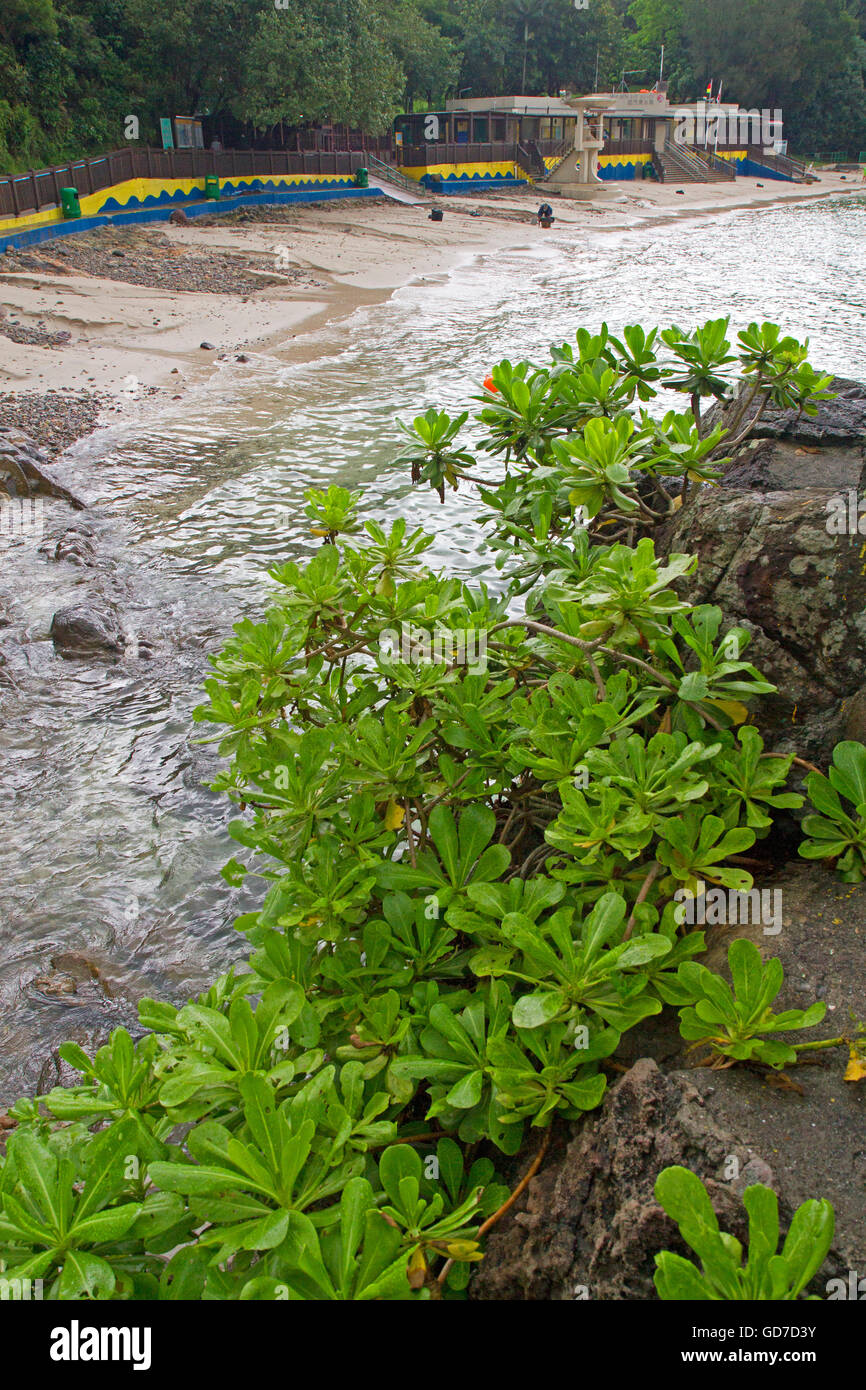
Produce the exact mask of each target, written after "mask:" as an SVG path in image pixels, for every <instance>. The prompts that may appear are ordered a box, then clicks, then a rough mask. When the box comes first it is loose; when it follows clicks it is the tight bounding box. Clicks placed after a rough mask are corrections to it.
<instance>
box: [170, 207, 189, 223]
mask: <svg viewBox="0 0 866 1390" xmlns="http://www.w3.org/2000/svg"><path fill="white" fill-rule="evenodd" d="M168 220H169V222H171V223H172V224H173V225H174V226H175V227H190V226H192V223H191V222H190V220H189V218H188V217H187V215H186V213H185V212H184V210H183V208H175V209H174V211H173V213H172V214H171V217H170V218H169V219H168Z"/></svg>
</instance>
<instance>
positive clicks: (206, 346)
mask: <svg viewBox="0 0 866 1390" xmlns="http://www.w3.org/2000/svg"><path fill="white" fill-rule="evenodd" d="M199 347H200V348H201V349H202V351H203V352H216V348H215V346H214V344H213V343H199Z"/></svg>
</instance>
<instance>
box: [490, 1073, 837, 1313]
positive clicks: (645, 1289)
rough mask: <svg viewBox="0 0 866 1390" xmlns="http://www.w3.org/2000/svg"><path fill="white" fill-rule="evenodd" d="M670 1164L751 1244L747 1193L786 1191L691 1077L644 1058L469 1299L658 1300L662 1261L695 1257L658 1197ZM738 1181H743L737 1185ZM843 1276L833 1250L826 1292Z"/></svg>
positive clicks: (562, 1156) (510, 1229) (592, 1119)
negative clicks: (753, 1187)
mask: <svg viewBox="0 0 866 1390" xmlns="http://www.w3.org/2000/svg"><path fill="white" fill-rule="evenodd" d="M713 1079H714V1081H716V1080H717V1078H715V1077H714V1078H713ZM732 1160H734V1162H732ZM671 1164H682V1165H683V1166H684V1167H686V1168H690V1169H691V1170H692V1171H693V1172H695V1173H697V1174H698V1176H699V1177H700V1178H702V1179H703V1180H704V1182H705V1183H706V1185H707V1190H708V1192H709V1194H710V1197H711V1199H712V1202H713V1206H714V1208H715V1210H716V1212H717V1214H718V1216H719V1219H720V1223H721V1225H722V1227H723V1229H726V1230H729V1231H732V1232H733V1234H734V1235H736V1236H737V1237H738V1239H744V1238H745V1237H746V1229H745V1222H744V1220H743V1216H744V1212H743V1207H742V1204H741V1202H740V1196H741V1193H742V1190H743V1188H744V1187H746V1186H748V1184H749V1183H750V1182H752V1181H755V1180H756V1179H757V1180H758V1181H764V1182H767V1183H769V1184H770V1185H772V1186H775V1187H777V1189H778V1187H779V1180H780V1177H781V1176H782V1175H781V1174H780V1172H779V1170H778V1169H777V1167H776V1165H775V1164H774V1163H771V1162H770V1161H769V1155H768V1154H767V1153H764V1152H758V1151H756V1150H754V1149H752V1148H751V1147H750V1146H749V1144H748V1143H746V1142H745V1141H744V1139H743V1137H742V1133H741V1131H740V1130H739V1128H737V1127H732V1128H726V1127H724V1126H723V1125H721V1124H720V1123H718V1122H717V1121H716V1120H715V1119H714V1118H713V1116H712V1115H711V1114H710V1113H709V1110H708V1107H707V1106H705V1104H704V1100H703V1098H702V1096H701V1094H700V1093H699V1091H698V1090H697V1089H696V1088H695V1086H694V1085H693V1084H692V1083H691V1079H690V1078H686V1077H683V1076H665V1075H664V1073H663V1072H662V1071H660V1069H659V1068H658V1067H657V1066H656V1064H655V1062H653V1061H652V1060H651V1059H649V1058H643V1059H642V1060H640V1061H638V1062H637V1063H635V1065H634V1066H633V1067H631V1069H630V1070H629V1071H628V1072H627V1073H626V1074H625V1075H624V1076H623V1077H621V1079H620V1080H619V1081H617V1082H616V1084H615V1085H614V1086H613V1087H612V1088H611V1091H610V1093H609V1095H608V1097H607V1099H606V1101H605V1103H604V1106H603V1107H602V1109H601V1111H599V1112H594V1113H593V1115H592V1116H588V1117H587V1119H586V1121H585V1122H584V1123H583V1125H582V1127H580V1128H579V1129H577V1130H576V1131H575V1130H572V1131H571V1133H570V1137H568V1136H567V1137H566V1138H565V1139H564V1140H562V1141H561V1142H560V1143H559V1144H558V1145H556V1146H554V1148H553V1150H552V1151H551V1153H550V1154H548V1156H547V1158H546V1160H545V1162H544V1164H543V1165H542V1168H541V1170H540V1172H539V1173H538V1174H537V1176H536V1177H535V1178H533V1179H532V1181H531V1182H530V1183H529V1186H528V1187H527V1190H526V1194H525V1195H524V1196H522V1197H521V1198H520V1199H519V1201H518V1203H517V1205H516V1207H515V1209H514V1210H513V1211H512V1212H509V1213H508V1215H507V1216H506V1217H505V1218H504V1219H503V1220H502V1222H501V1223H500V1225H499V1226H498V1227H496V1229H495V1230H494V1231H493V1232H492V1233H491V1235H490V1237H489V1238H488V1246H487V1254H486V1256H485V1259H484V1260H483V1262H482V1263H481V1264H480V1265H479V1266H478V1269H477V1271H476V1273H475V1275H474V1277H473V1280H472V1283H471V1285H470V1298H473V1299H476V1300H485V1301H486V1300H497V1301H499V1300H517V1301H521V1302H524V1301H548V1302H550V1301H553V1302H563V1301H568V1300H572V1299H574V1298H576V1297H577V1298H582V1297H586V1296H587V1294H588V1296H589V1297H590V1298H591V1299H627V1300H649V1299H654V1298H655V1297H656V1293H655V1288H654V1286H653V1282H652V1277H653V1271H654V1268H655V1264H654V1256H655V1255H656V1253H657V1252H658V1251H660V1250H665V1249H669V1250H675V1251H677V1252H679V1253H681V1254H686V1255H687V1254H689V1253H690V1252H689V1251H688V1250H687V1249H686V1248H685V1247H684V1246H683V1245H682V1243H681V1241H680V1239H679V1234H678V1232H677V1230H676V1227H675V1225H674V1224H673V1222H672V1221H670V1220H669V1219H668V1217H667V1216H666V1215H665V1214H664V1212H663V1211H662V1209H661V1207H659V1205H658V1204H657V1202H656V1200H655V1197H654V1194H653V1188H654V1185H655V1181H656V1178H657V1177H658V1175H659V1173H660V1172H661V1170H662V1169H663V1168H666V1167H668V1166H669V1165H671ZM734 1171H736V1173H737V1176H736V1178H733V1179H731V1180H726V1178H725V1174H726V1173H728V1172H734ZM810 1195H815V1194H810ZM780 1213H781V1217H782V1223H783V1229H784V1228H786V1227H787V1225H788V1223H789V1221H790V1218H791V1215H792V1208H791V1205H790V1202H789V1201H788V1200H787V1199H786V1197H785V1195H784V1192H783V1193H782V1196H781V1201H780ZM842 1268H843V1266H842V1262H841V1260H840V1258H839V1256H838V1255H837V1254H835V1253H833V1252H831V1258H830V1259H829V1260H828V1262H827V1264H825V1266H824V1271H822V1273H821V1275H820V1276H818V1278H819V1280H820V1285H823V1282H824V1280H825V1279H826V1278H828V1277H832V1276H833V1275H835V1274H837V1273H841V1271H842ZM583 1290H586V1291H587V1292H586V1293H583Z"/></svg>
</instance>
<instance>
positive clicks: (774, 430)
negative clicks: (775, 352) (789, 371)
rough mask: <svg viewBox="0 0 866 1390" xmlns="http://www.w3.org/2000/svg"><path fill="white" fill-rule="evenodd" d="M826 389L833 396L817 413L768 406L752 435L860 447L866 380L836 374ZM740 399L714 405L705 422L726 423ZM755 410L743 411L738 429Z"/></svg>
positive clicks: (864, 433) (865, 433)
mask: <svg viewBox="0 0 866 1390" xmlns="http://www.w3.org/2000/svg"><path fill="white" fill-rule="evenodd" d="M747 389H748V388H747ZM827 389H828V390H829V391H832V392H833V393H834V396H835V399H834V400H831V401H825V402H823V403H822V404H821V405H820V406H819V407H818V413H817V415H813V416H809V415H801V414H799V412H798V411H796V410H778V409H776V408H775V407H774V406H768V407H767V408H766V409H765V410H764V411H763V413H762V414H761V418H760V420H758V422H757V424H756V425H755V428H754V430H753V432H752V437H753V438H756V439H784V440H796V441H798V442H799V443H800V444H805V445H813V446H814V445H816V446H819V447H821V448H822V449H823V448H827V447H828V446H829V445H833V444H837V445H850V446H852V447H855V448H860V449H862V446H863V441H864V439H866V383H864V382H862V381H851V380H849V379H848V378H847V377H838V376H837V377H833V380H832V382H831V383H830V385H829V386H828V388H827ZM741 400H742V397H737V398H736V399H735V401H734V402H732V403H731V404H730V405H727V406H715V407H714V408H713V409H712V410H711V411H709V413H708V414H707V423H708V424H709V425H717V424H721V425H727V424H729V423H730V421H731V415H732V412H733V413H739V410H738V407H739V402H741ZM757 413H758V411H757V407H755V406H753V407H751V408H750V409H749V410H747V411H746V413H745V415H744V416H743V422H742V423H741V425H740V426H739V428H740V429H742V428H743V427H744V425H745V423H746V422H747V421H754V420H755V417H756V415H757Z"/></svg>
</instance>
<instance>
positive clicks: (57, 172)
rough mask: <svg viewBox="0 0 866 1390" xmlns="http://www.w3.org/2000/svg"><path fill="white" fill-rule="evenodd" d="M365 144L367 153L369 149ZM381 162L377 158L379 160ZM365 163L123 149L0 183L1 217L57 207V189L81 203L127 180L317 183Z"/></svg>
mask: <svg viewBox="0 0 866 1390" xmlns="http://www.w3.org/2000/svg"><path fill="white" fill-rule="evenodd" d="M374 143H375V144H377V145H378V144H380V143H381V142H379V141H376V142H372V141H371V142H370V148H371V151H372V146H373V144H374ZM380 158H381V156H380ZM364 159H365V152H364V150H340V151H327V150H300V151H298V150H219V151H217V150H152V149H141V148H138V147H136V148H131V147H130V148H127V149H125V150H114V151H112V153H111V154H103V155H98V156H97V157H95V158H94V159H76V160H73V161H72V162H71V163H70V164H57V165H54V167H53V168H51V169H33V170H30V171H29V172H28V173H26V174H14V175H9V176H7V177H5V178H0V217H19V216H20V215H21V214H22V213H27V212H39V211H40V210H41V209H42V208H49V207H57V206H59V204H60V190H61V188H76V189H77V190H78V195H79V197H81V198H84V197H87V196H88V195H89V194H91V193H98V192H99V191H100V190H101V189H103V188H110V187H111V186H112V185H113V184H117V183H123V182H124V181H125V180H126V179H201V178H204V177H205V176H206V175H207V174H216V175H218V176H219V177H220V178H224V179H227V178H233V177H235V176H238V177H246V178H262V179H266V178H268V177H269V176H270V175H273V174H305V175H307V176H308V177H311V178H316V177H318V176H319V175H322V176H324V177H327V176H328V175H331V176H333V175H334V174H354V172H355V170H356V169H358V168H360V167H361V166H362V165H363V163H364Z"/></svg>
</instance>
